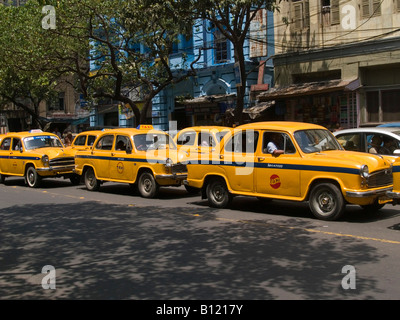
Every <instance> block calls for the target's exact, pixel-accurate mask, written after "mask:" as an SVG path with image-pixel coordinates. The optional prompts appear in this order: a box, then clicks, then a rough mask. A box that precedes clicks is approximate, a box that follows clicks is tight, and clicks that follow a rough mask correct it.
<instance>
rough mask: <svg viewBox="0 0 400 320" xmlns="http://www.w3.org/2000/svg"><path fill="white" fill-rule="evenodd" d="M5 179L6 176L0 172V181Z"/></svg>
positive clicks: (2, 181)
mask: <svg viewBox="0 0 400 320" xmlns="http://www.w3.org/2000/svg"><path fill="white" fill-rule="evenodd" d="M5 181H6V176H5V175H4V174H0V183H4V182H5Z"/></svg>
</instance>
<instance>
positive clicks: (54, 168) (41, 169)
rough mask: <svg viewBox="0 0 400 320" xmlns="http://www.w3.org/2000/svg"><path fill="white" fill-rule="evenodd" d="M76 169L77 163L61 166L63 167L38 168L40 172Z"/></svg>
mask: <svg viewBox="0 0 400 320" xmlns="http://www.w3.org/2000/svg"><path fill="white" fill-rule="evenodd" d="M74 170H75V165H74V164H72V165H69V166H61V167H42V168H36V171H38V172H68V171H71V172H72V171H74Z"/></svg>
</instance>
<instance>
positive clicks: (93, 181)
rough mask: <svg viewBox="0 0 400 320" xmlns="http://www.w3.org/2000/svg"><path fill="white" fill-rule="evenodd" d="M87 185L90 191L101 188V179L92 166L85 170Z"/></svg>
mask: <svg viewBox="0 0 400 320" xmlns="http://www.w3.org/2000/svg"><path fill="white" fill-rule="evenodd" d="M85 186H86V189H88V190H89V191H97V190H99V188H100V181H99V180H97V178H96V175H95V173H94V171H93V169H92V168H88V169H87V170H86V171H85Z"/></svg>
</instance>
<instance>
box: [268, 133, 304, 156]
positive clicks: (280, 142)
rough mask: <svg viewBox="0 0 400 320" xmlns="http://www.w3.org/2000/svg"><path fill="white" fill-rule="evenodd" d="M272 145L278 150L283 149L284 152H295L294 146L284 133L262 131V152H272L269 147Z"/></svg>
mask: <svg viewBox="0 0 400 320" xmlns="http://www.w3.org/2000/svg"><path fill="white" fill-rule="evenodd" d="M273 147H276V148H277V149H278V150H284V153H286V154H293V153H296V148H295V146H294V144H293V142H292V140H291V139H290V137H289V136H288V135H287V134H286V133H282V132H264V135H263V145H262V152H263V153H272V152H271V149H272V148H273Z"/></svg>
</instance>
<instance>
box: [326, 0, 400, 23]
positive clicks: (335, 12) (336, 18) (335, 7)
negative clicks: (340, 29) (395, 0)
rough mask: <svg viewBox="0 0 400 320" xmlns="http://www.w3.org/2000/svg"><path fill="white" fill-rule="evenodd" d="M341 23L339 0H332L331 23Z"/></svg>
mask: <svg viewBox="0 0 400 320" xmlns="http://www.w3.org/2000/svg"><path fill="white" fill-rule="evenodd" d="M399 1H400V0H399ZM339 23H340V11H339V0H331V24H339Z"/></svg>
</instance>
